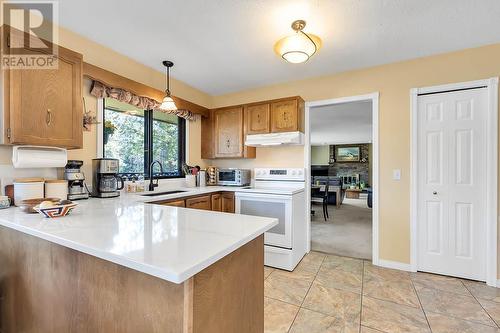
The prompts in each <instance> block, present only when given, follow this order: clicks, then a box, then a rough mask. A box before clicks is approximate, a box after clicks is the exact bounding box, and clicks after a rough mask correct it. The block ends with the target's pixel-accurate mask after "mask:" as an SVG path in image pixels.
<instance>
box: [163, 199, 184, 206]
mask: <svg viewBox="0 0 500 333" xmlns="http://www.w3.org/2000/svg"><path fill="white" fill-rule="evenodd" d="M161 205H162V206H174V207H186V202H185V201H184V200H177V201H168V202H165V203H161Z"/></svg>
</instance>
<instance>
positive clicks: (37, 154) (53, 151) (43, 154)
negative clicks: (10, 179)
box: [12, 145, 68, 168]
mask: <svg viewBox="0 0 500 333" xmlns="http://www.w3.org/2000/svg"><path fill="white" fill-rule="evenodd" d="M67 161H68V152H67V150H66V149H64V148H59V147H48V146H30V145H26V146H14V147H13V148H12V165H13V166H14V168H62V167H64V166H65V165H66V163H67Z"/></svg>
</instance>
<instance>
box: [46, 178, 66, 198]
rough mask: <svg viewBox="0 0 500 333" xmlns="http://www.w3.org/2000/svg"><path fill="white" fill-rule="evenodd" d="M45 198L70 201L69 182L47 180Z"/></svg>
mask: <svg viewBox="0 0 500 333" xmlns="http://www.w3.org/2000/svg"><path fill="white" fill-rule="evenodd" d="M45 198H56V199H61V200H66V199H68V181H67V180H61V179H47V180H45Z"/></svg>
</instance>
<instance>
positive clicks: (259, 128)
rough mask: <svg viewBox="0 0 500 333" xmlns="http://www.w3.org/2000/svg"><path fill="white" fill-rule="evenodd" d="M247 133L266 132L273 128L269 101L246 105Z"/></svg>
mask: <svg viewBox="0 0 500 333" xmlns="http://www.w3.org/2000/svg"><path fill="white" fill-rule="evenodd" d="M245 111H246V113H245V115H246V119H247V134H264V133H269V132H270V130H271V113H270V105H269V103H265V104H257V105H248V106H246V107H245Z"/></svg>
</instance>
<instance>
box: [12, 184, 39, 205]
mask: <svg viewBox="0 0 500 333" xmlns="http://www.w3.org/2000/svg"><path fill="white" fill-rule="evenodd" d="M43 183H44V180H43V178H18V179H14V205H16V206H17V205H19V204H20V203H21V201H23V200H26V199H39V198H43V197H44V196H43Z"/></svg>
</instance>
